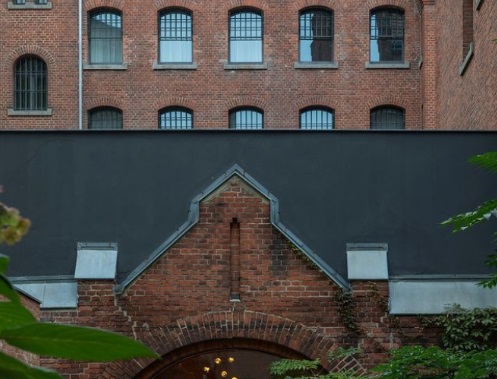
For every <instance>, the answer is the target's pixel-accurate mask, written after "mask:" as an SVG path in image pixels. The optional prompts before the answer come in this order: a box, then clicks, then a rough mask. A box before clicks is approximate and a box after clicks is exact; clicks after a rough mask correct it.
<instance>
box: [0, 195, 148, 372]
mask: <svg viewBox="0 0 497 379" xmlns="http://www.w3.org/2000/svg"><path fill="white" fill-rule="evenodd" d="M29 226H30V222H29V220H27V219H25V218H23V217H21V216H20V214H19V211H17V209H14V208H9V207H7V206H5V205H4V204H2V203H0V244H1V243H3V242H5V243H7V244H13V243H16V242H18V241H19V240H20V239H21V238H22V237H23V236H24V235H25V234H26V233H27V231H28V229H29ZM8 264H9V258H8V257H7V256H5V255H2V254H0V340H3V341H4V342H5V343H8V344H10V345H11V346H14V347H16V348H19V349H22V350H25V351H28V352H31V353H34V354H39V355H44V356H49V357H54V358H65V359H72V360H84V361H92V362H97V361H98V362H107V361H115V360H121V359H130V358H138V357H151V358H156V357H157V355H156V354H155V353H154V352H153V351H152V350H150V349H148V348H147V347H145V346H143V345H142V344H141V343H139V342H137V341H135V340H133V339H130V338H128V337H125V336H123V335H120V334H116V333H111V332H108V331H103V330H99V329H93V328H85V327H78V326H73V325H60V324H49V323H41V322H38V321H37V320H36V318H35V317H34V316H33V315H32V314H31V313H30V312H29V311H28V310H27V309H26V308H25V307H24V306H23V305H22V304H21V301H20V298H19V295H18V294H17V292H16V290H15V289H14V288H13V286H12V284H11V283H10V282H9V280H8V279H7V278H6V277H5V272H6V270H7V267H8ZM0 378H8V379H61V376H60V375H59V374H58V373H56V372H55V371H52V370H47V369H44V368H41V367H35V366H30V365H28V364H26V363H24V362H21V361H19V360H17V359H15V358H13V357H11V356H9V355H7V354H4V353H3V352H0Z"/></svg>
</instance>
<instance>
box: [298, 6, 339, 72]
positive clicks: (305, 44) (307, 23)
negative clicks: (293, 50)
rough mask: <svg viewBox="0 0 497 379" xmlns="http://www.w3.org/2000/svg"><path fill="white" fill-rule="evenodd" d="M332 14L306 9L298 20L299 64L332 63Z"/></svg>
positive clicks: (326, 11) (321, 10)
mask: <svg viewBox="0 0 497 379" xmlns="http://www.w3.org/2000/svg"><path fill="white" fill-rule="evenodd" d="M333 33H334V32H333V12H332V11H328V10H325V9H306V10H304V11H302V12H300V18H299V60H300V62H333Z"/></svg>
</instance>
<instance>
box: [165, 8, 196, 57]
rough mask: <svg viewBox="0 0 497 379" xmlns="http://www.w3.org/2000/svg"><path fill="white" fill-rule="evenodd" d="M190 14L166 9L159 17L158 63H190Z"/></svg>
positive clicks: (179, 10) (180, 10)
mask: <svg viewBox="0 0 497 379" xmlns="http://www.w3.org/2000/svg"><path fill="white" fill-rule="evenodd" d="M192 41H193V27H192V14H191V12H189V11H187V10H182V9H167V10H165V11H163V12H161V13H160V15H159V63H175V62H177V63H190V62H192V49H193V43H192Z"/></svg>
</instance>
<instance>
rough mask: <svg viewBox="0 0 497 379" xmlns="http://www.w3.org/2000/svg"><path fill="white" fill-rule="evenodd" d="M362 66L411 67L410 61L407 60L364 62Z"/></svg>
mask: <svg viewBox="0 0 497 379" xmlns="http://www.w3.org/2000/svg"><path fill="white" fill-rule="evenodd" d="M364 67H366V68H367V69H404V70H405V69H408V68H410V67H411V63H410V62H408V61H405V62H397V63H396V62H392V63H374V62H366V63H365V64H364Z"/></svg>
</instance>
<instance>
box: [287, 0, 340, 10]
mask: <svg viewBox="0 0 497 379" xmlns="http://www.w3.org/2000/svg"><path fill="white" fill-rule="evenodd" d="M337 6H338V2H337V0H314V1H309V0H298V1H296V2H294V3H292V5H291V7H292V9H293V10H294V11H298V10H300V9H303V8H312V7H325V8H329V9H335V8H336V7H337Z"/></svg>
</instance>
